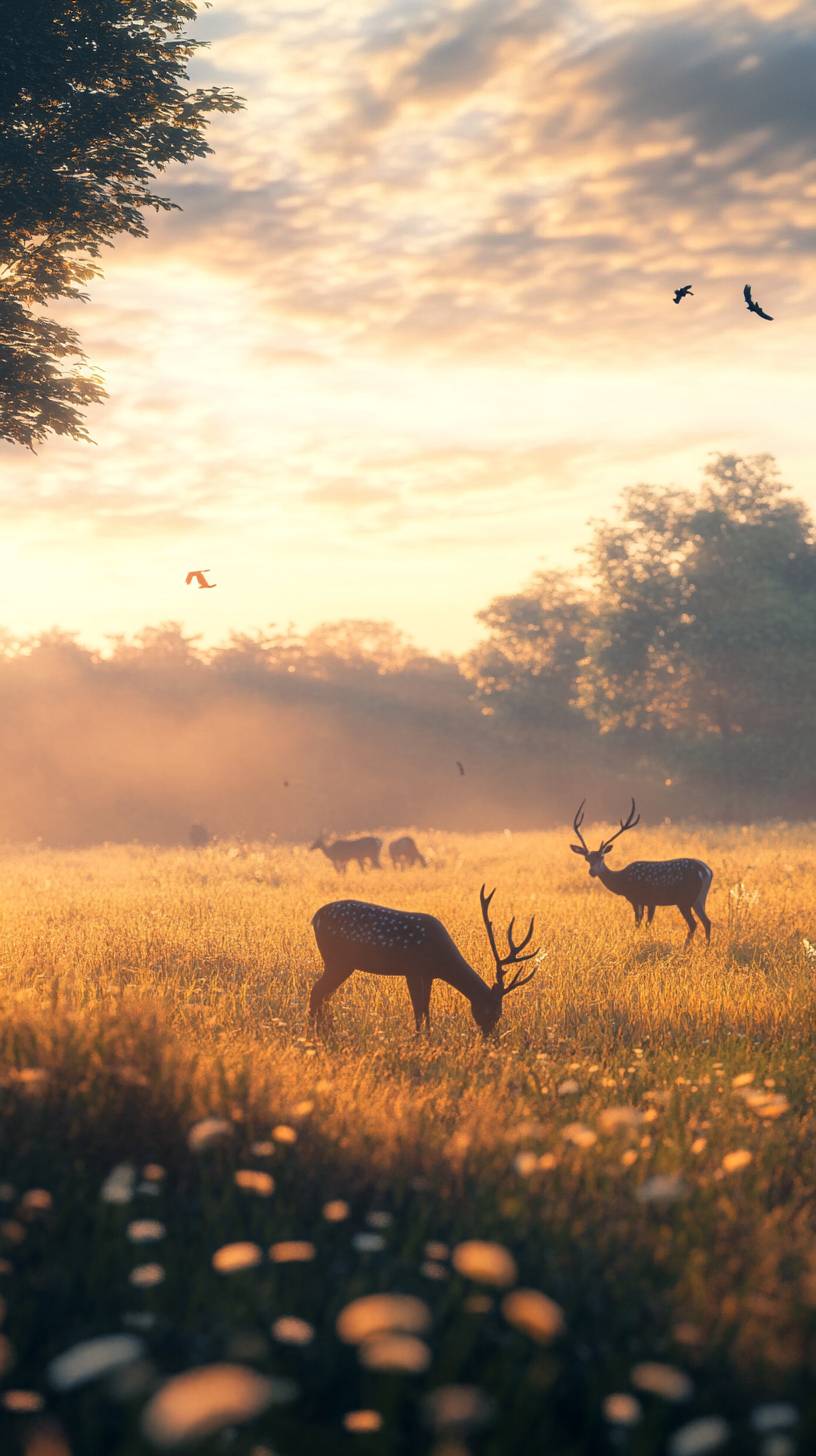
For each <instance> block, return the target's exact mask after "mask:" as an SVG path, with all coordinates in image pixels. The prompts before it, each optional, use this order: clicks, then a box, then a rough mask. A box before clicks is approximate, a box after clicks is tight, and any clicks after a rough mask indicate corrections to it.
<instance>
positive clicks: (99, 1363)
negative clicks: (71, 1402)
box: [48, 1335, 144, 1390]
mask: <svg viewBox="0 0 816 1456" xmlns="http://www.w3.org/2000/svg"><path fill="white" fill-rule="evenodd" d="M143 1353H144V1343H143V1341H142V1340H140V1339H139V1338H138V1336H136V1335H99V1336H97V1338H96V1339H94V1340H82V1341H80V1343H79V1344H78V1345H72V1346H71V1348H70V1350H65V1351H63V1353H62V1354H61V1355H57V1357H56V1359H54V1360H52V1361H51V1363H50V1365H49V1366H48V1379H49V1381H50V1382H51V1384H52V1385H53V1386H54V1389H55V1390H74V1389H76V1387H77V1386H79V1385H86V1384H87V1382H88V1381H89V1380H97V1379H98V1378H99V1376H101V1375H110V1374H111V1372H112V1371H114V1370H119V1369H120V1368H121V1367H122V1366H124V1365H130V1364H131V1363H132V1362H133V1361H134V1360H139V1359H141V1357H142V1355H143Z"/></svg>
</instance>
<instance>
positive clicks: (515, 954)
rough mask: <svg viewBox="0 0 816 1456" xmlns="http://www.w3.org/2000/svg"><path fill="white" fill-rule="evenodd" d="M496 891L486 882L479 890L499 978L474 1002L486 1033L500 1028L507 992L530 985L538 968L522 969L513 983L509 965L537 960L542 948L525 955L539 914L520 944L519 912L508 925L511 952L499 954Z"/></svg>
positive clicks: (477, 1021)
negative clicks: (493, 912)
mask: <svg viewBox="0 0 816 1456" xmlns="http://www.w3.org/2000/svg"><path fill="white" fill-rule="evenodd" d="M495 893H496V891H495V890H491V891H490V894H489V895H486V894H485V887H484V885H482V888H481V890H480V891H479V899H480V901H481V906H482V919H483V920H484V923H485V930H486V931H487V938H488V941H489V943H490V949H491V951H492V952H493V960H494V961H495V964H496V980H495V982H494V984H493V985H492V986H486V987H485V995H484V997H483V998H480V1000H479V1002H478V1003H477V1002H475V1001H474V1002H473V1003H472V1009H473V1019H474V1021H475V1022H476V1025H477V1026H478V1027H479V1029H480V1030H481V1032H482V1034H483V1035H484V1036H490V1035H491V1034H492V1033H493V1032H494V1031H495V1030H496V1026H497V1025H498V1021H499V1018H500V1016H501V1014H502V1010H503V1007H504V998H505V996H509V995H510V992H511V991H518V990H519V988H520V987H521V986H526V985H527V982H528V981H532V979H533V976H534V975H535V974H536V971H537V970H538V966H534V967H533V969H532V970H531V971H528V972H527V974H526V975H522V973H521V970H520V969H519V970H517V971H516V973H515V975H514V976H513V978H512V980H511V981H510V982H509V983H508V982H505V979H504V973H505V971H506V969H507V967H508V966H513V965H518V966H519V967H520V966H521V963H522V962H523V961H532V960H535V958H536V956H537V955H538V954H539V952H538V950H529V951H527V954H526V955H522V951H523V950H524V948H525V946H527V945H529V944H530V941H531V940H532V938H533V931H534V929H535V916H534V915H533V916H532V917H531V919H530V924H529V926H528V929H527V934H526V935H525V936H524V937H523V939H522V940H520V941H519V942H518V944H516V942H515V941H514V940H513V926H514V925H515V923H516V917H515V915H514V916H513V918H512V920H511V921H510V924H509V925H508V927H507V945H508V951H507V955H504V956H502V955H499V950H498V946H497V945H496V937H495V935H494V934H493V926H492V925H491V923H490V901H491V900H492V899H493V896H494V895H495Z"/></svg>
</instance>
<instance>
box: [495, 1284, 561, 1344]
mask: <svg viewBox="0 0 816 1456" xmlns="http://www.w3.org/2000/svg"><path fill="white" fill-rule="evenodd" d="M501 1308H502V1314H503V1315H504V1317H505V1319H506V1320H507V1323H508V1324H511V1325H514V1326H515V1328H516V1329H517V1330H521V1331H522V1332H523V1333H524V1334H525V1335H529V1336H530V1338H531V1339H532V1340H538V1341H540V1342H541V1343H542V1344H543V1343H545V1342H546V1341H548V1340H554V1339H555V1337H556V1335H560V1334H561V1331H562V1330H563V1328H564V1311H563V1310H562V1308H561V1306H560V1305H559V1304H556V1302H555V1300H554V1299H549V1298H548V1296H547V1295H546V1294H539V1292H538V1290H537V1289H514V1290H513V1292H512V1294H506V1295H505V1297H504V1299H503V1300H502V1307H501Z"/></svg>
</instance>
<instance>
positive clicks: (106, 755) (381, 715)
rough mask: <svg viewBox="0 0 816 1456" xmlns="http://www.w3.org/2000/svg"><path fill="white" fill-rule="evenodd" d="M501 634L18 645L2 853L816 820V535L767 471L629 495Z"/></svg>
mask: <svg viewBox="0 0 816 1456" xmlns="http://www.w3.org/2000/svg"><path fill="white" fill-rule="evenodd" d="M481 619H482V622H483V625H484V627H485V629H486V635H485V638H484V641H483V642H482V644H481V645H480V646H479V647H478V648H477V649H476V650H475V651H474V652H472V653H471V654H469V655H468V656H467V657H465V658H463V659H461V660H454V659H452V658H438V657H433V656H429V655H427V654H423V653H421V652H419V651H417V650H416V649H415V648H414V647H412V645H411V644H410V643H409V642H407V641H406V640H405V638H403V637H402V636H401V635H400V634H399V633H398V632H397V631H396V630H395V629H394V628H393V627H391V626H389V625H388V624H387V623H377V622H341V623H335V624H331V625H329V626H325V627H323V628H320V629H319V630H317V631H314V632H311V633H309V634H306V635H298V634H296V633H272V632H270V633H268V634H263V633H261V634H255V635H237V634H236V635H233V636H232V637H231V638H230V639H229V641H228V642H226V643H225V644H223V645H221V646H219V647H217V648H215V649H211V650H209V651H203V650H201V649H200V648H199V647H198V646H197V644H196V642H195V641H194V640H191V639H190V638H188V637H185V635H184V634H183V632H182V631H181V630H180V628H179V627H178V626H176V625H174V624H165V625H163V626H161V627H158V628H148V629H146V630H144V631H143V632H142V633H140V634H139V635H138V636H137V637H136V638H134V639H132V640H125V639H117V640H114V641H113V643H112V645H111V648H110V651H108V652H106V653H105V654H99V653H95V652H92V651H90V650H88V649H87V648H85V647H83V646H81V645H80V644H79V643H77V642H76V641H74V640H73V639H72V638H70V637H67V636H65V635H62V634H60V633H51V634H47V635H45V636H41V637H39V638H36V639H33V640H29V641H24V642H19V641H13V640H12V639H10V638H6V639H5V640H4V641H3V642H2V643H0V694H1V695H2V696H1V698H0V701H2V705H3V712H2V715H0V751H2V754H3V761H4V768H5V772H4V792H3V794H2V797H1V798H0V837H3V838H5V839H11V840H20V839H23V840H33V839H37V838H41V839H42V840H44V841H45V842H47V843H63V844H75V843H87V842H96V841H100V840H106V839H107V840H129V839H142V840H149V841H155V842H179V841H183V840H184V839H185V838H186V835H187V830H188V827H189V825H190V823H191V822H193V821H202V822H204V823H205V824H207V826H208V827H209V829H210V830H211V831H212V832H213V833H216V834H220V835H223V836H231V835H236V834H243V835H246V836H248V837H252V838H255V837H264V838H265V837H267V836H269V835H273V834H274V835H277V836H278V837H280V838H282V839H304V838H306V837H309V838H311V837H313V836H315V835H316V834H317V833H318V832H319V831H320V830H321V829H328V830H335V831H337V832H340V833H343V832H348V831H353V830H362V829H374V828H377V827H386V828H390V827H398V826H414V825H415V826H419V827H423V826H424V827H428V826H437V827H450V828H458V829H482V828H503V827H511V828H525V827H534V826H536V825H541V824H546V823H552V822H554V821H566V820H568V819H569V818H571V815H572V813H573V810H574V808H575V805H576V803H577V801H578V799H580V798H582V797H583V796H584V795H585V794H586V795H588V796H589V797H590V800H591V805H590V807H591V812H592V814H593V816H594V815H595V814H597V815H599V816H600V815H604V816H607V817H609V818H613V819H614V818H616V817H618V815H619V814H620V813H621V812H622V810H623V809H624V808H625V807H626V805H627V803H628V796H629V795H630V793H637V795H638V801H639V804H640V806H641V807H642V809H643V812H644V818H645V819H647V820H652V821H655V820H660V819H663V818H665V817H667V816H669V817H673V818H674V817H682V816H687V815H694V816H699V817H717V818H722V817H725V818H731V819H736V820H738V821H747V820H749V819H754V818H757V817H765V816H775V815H784V816H786V817H805V816H808V817H810V816H814V815H816V793H814V787H813V771H812V768H811V756H812V752H813V729H814V726H815V725H816V541H815V540H814V530H813V524H812V522H811V519H810V516H809V514H808V512H807V510H806V508H805V506H804V505H803V504H802V502H800V501H798V500H796V499H795V497H793V496H792V495H791V493H790V492H789V491H788V490H787V489H786V488H785V487H784V486H783V485H782V484H781V483H780V481H779V479H778V474H777V472H776V469H775V466H774V464H773V461H772V460H770V459H769V458H768V457H764V456H763V457H752V458H750V459H739V458H736V457H730V456H720V457H718V458H717V459H716V460H715V461H713V462H712V464H710V465H709V467H708V468H707V470H706V471H705V473H704V476H703V480H702V483H701V485H700V488H699V489H698V490H697V491H696V492H686V491H670V490H665V489H655V488H652V487H647V486H638V487H635V488H634V489H632V490H629V491H627V492H625V493H624V496H623V500H622V503H621V509H620V511H619V513H618V515H617V516H616V517H615V518H614V519H613V520H611V521H606V522H601V523H598V524H596V525H595V527H594V529H593V533H592V537H591V541H590V545H589V547H588V548H587V550H586V552H585V553H584V556H583V558H582V560H581V561H580V563H579V565H578V567H577V568H576V571H575V573H565V572H546V573H542V574H540V575H539V576H537V577H536V578H535V579H534V581H533V582H532V583H531V584H530V586H529V587H528V588H527V589H526V590H524V591H522V592H520V593H519V594H517V595H515V596H510V597H503V598H500V599H498V600H496V601H494V602H493V603H492V604H491V605H490V606H489V607H488V608H487V609H486V610H485V611H484V612H483V613H482V614H481ZM457 760H459V761H461V763H462V765H463V767H464V770H465V772H464V775H462V774H461V773H460V772H459V769H458V767H457Z"/></svg>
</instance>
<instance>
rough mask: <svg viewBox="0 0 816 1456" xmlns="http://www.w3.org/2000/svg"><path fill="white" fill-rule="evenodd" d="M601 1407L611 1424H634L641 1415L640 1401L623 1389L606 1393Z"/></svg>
mask: <svg viewBox="0 0 816 1456" xmlns="http://www.w3.org/2000/svg"><path fill="white" fill-rule="evenodd" d="M601 1408H602V1410H603V1413H604V1417H605V1418H606V1420H608V1421H609V1424H610V1425H612V1426H636V1425H637V1423H638V1421H639V1420H640V1418H641V1416H642V1415H643V1407H642V1406H641V1404H640V1401H639V1400H636V1399H635V1397H634V1396H633V1395H628V1394H627V1393H626V1392H624V1391H619V1392H617V1393H615V1394H614V1395H607V1396H606V1397H605V1399H604V1402H603V1405H602V1407H601Z"/></svg>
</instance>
